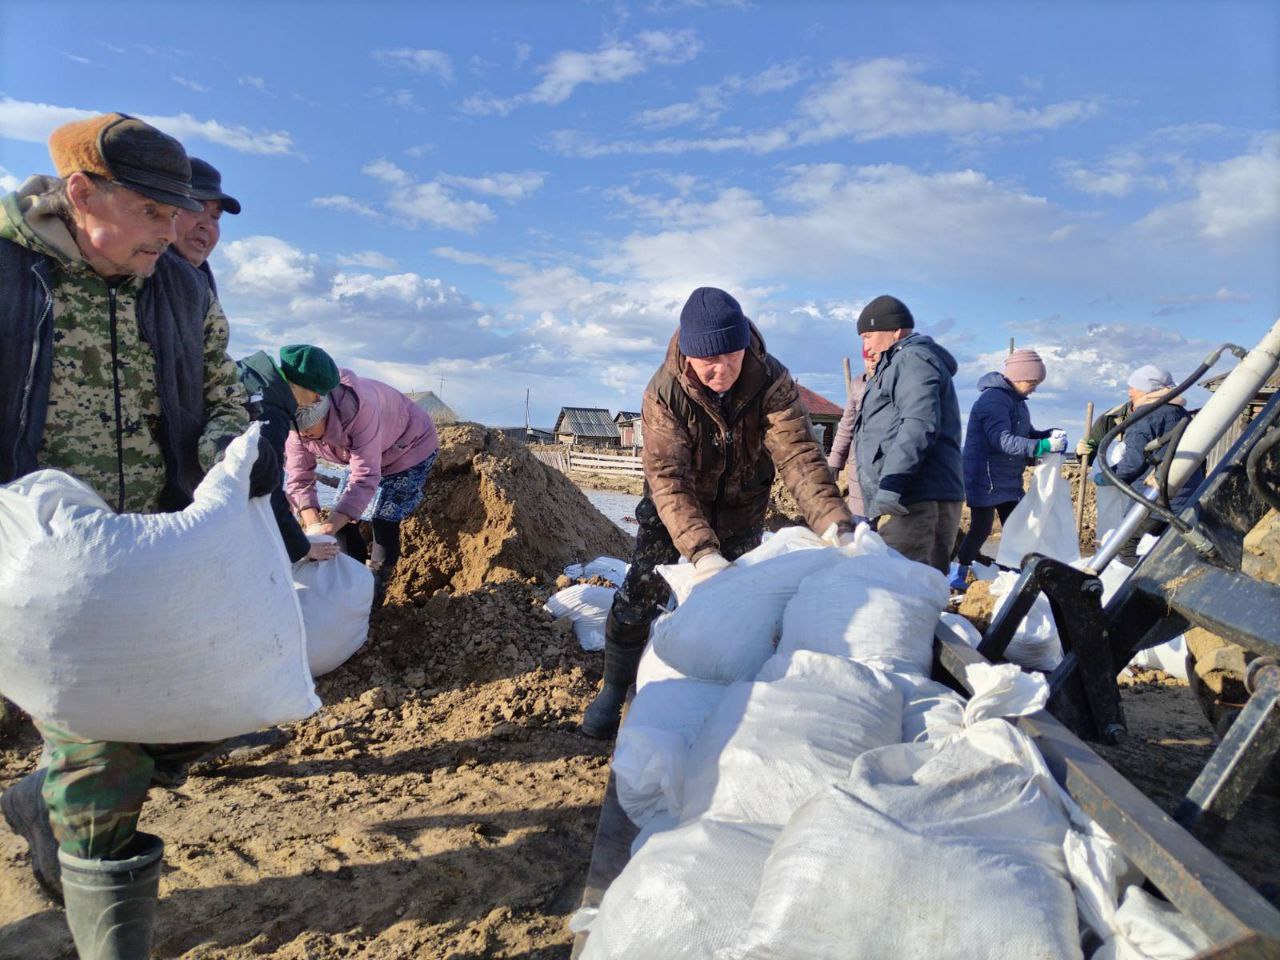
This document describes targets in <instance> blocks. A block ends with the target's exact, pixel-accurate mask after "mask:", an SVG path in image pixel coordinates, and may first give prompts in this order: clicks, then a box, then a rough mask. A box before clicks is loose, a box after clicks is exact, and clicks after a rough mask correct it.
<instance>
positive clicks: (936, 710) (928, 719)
mask: <svg viewBox="0 0 1280 960" xmlns="http://www.w3.org/2000/svg"><path fill="white" fill-rule="evenodd" d="M889 681H890V682H891V683H892V684H893V685H894V687H895V688H896V689H897V691H898V692H899V693H900V694H902V742H903V743H937V742H940V741H942V740H945V739H946V738H947V737H950V736H954V735H955V734H957V733H959V732H960V730H961V728H962V726H963V724H964V707H965V701H964V698H962V697H961V696H960V695H959V694H958V693H956V692H955V691H954V690H952V689H950V688H949V687H946V686H944V685H943V684H941V683H938V682H936V681H934V680H928V679H925V678H924V677H922V676H918V675H915V674H909V673H905V674H904V673H890V674H889Z"/></svg>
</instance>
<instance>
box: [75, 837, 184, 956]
mask: <svg viewBox="0 0 1280 960" xmlns="http://www.w3.org/2000/svg"><path fill="white" fill-rule="evenodd" d="M133 849H134V850H135V851H136V852H135V853H134V855H133V856H131V857H129V858H128V859H124V860H86V859H84V858H82V857H75V856H72V855H71V854H69V853H67V852H65V851H63V850H59V851H58V859H59V860H60V861H61V863H62V889H63V896H64V897H65V899H66V904H67V926H69V927H70V928H71V937H72V939H74V940H75V942H76V952H77V953H78V954H79V955H80V960H147V958H148V957H150V956H151V939H152V935H153V933H154V932H155V924H156V898H157V896H158V895H159V892H160V858H161V856H162V855H163V854H164V841H162V840H161V839H160V838H159V837H154V836H152V835H151V834H149V833H138V834H136V835H135V841H134V845H133Z"/></svg>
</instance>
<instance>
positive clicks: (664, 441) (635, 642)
mask: <svg viewBox="0 0 1280 960" xmlns="http://www.w3.org/2000/svg"><path fill="white" fill-rule="evenodd" d="M642 411H643V412H642V417H643V423H644V481H645V490H644V497H643V498H642V499H641V500H640V503H639V504H638V505H637V506H636V519H637V520H638V521H639V524H640V530H639V532H638V533H637V534H636V547H635V553H634V554H633V555H632V558H631V568H630V570H628V571H627V576H626V579H625V580H624V581H623V583H622V586H621V587H620V588H619V589H618V592H617V593H616V594H615V595H614V599H613V605H612V607H611V608H610V610H609V617H608V619H607V620H606V621H605V655H604V656H605V659H604V685H603V686H602V687H601V689H600V693H599V694H598V695H597V696H596V698H595V700H594V701H593V702H592V703H591V705H590V706H589V707H587V710H586V713H585V715H584V716H583V718H582V732H583V733H585V734H586V735H587V736H590V737H596V738H600V739H604V738H607V737H610V736H612V735H613V734H614V732H615V731H616V730H617V729H618V720H619V718H620V716H621V712H622V704H623V702H624V700H625V698H626V694H627V689H628V688H629V687H630V686H631V684H632V683H633V682H634V681H635V678H636V668H637V666H638V665H639V662H640V655H641V654H642V653H643V652H644V645H645V642H646V641H647V640H648V637H649V627H650V625H651V624H652V623H653V621H654V620H655V619H656V618H657V616H658V613H659V612H660V609H661V605H662V604H664V603H665V602H666V600H667V596H668V591H667V586H666V583H665V582H664V581H663V579H662V577H661V576H660V575H659V574H658V573H657V571H656V569H655V568H656V567H657V566H659V565H661V564H670V563H676V562H677V561H678V560H679V559H680V557H681V556H684V557H686V558H687V559H688V560H689V562H690V563H692V564H693V568H694V571H695V572H696V574H697V575H698V578H699V579H700V580H701V579H705V578H707V577H710V576H712V575H714V574H715V573H718V572H719V571H720V570H723V569H724V568H725V567H727V566H729V565H730V563H731V562H732V561H734V560H736V559H737V558H738V557H740V556H742V554H744V553H746V552H747V551H748V550H750V549H752V548H753V547H755V546H757V545H759V543H760V539H761V536H762V534H763V532H764V514H765V508H766V507H767V506H768V505H769V491H770V488H771V487H772V485H773V478H774V472H775V467H776V469H777V470H780V471H781V473H782V479H783V481H784V482H785V483H786V485H787V487H788V488H789V489H790V490H791V492H792V494H793V495H794V496H795V498H796V501H797V502H798V503H799V505H800V509H801V510H802V511H803V512H804V515H805V520H806V521H807V522H808V524H809V526H810V527H811V528H812V529H813V530H815V531H818V532H819V533H821V534H823V535H825V536H826V537H827V538H828V539H830V540H831V541H832V542H833V543H839V542H840V540H841V538H843V537H845V536H847V535H849V534H851V533H852V530H853V518H852V517H851V516H850V514H849V510H848V508H847V507H846V506H845V504H844V501H843V500H842V499H841V497H840V491H839V490H838V489H837V488H836V485H835V483H834V482H832V479H831V473H830V471H828V470H827V465H826V460H825V458H824V457H823V454H822V448H821V447H819V446H818V443H817V441H816V440H815V439H814V435H813V431H812V427H811V425H810V423H809V417H808V414H806V413H805V412H804V409H803V408H802V407H801V406H800V397H799V393H798V391H797V390H796V385H795V381H793V380H792V379H791V374H789V373H788V372H787V368H786V367H784V366H783V365H782V364H781V363H779V362H778V360H777V359H775V358H774V357H773V356H771V355H770V354H769V353H767V352H766V350H765V345H764V338H763V337H761V335H760V331H759V330H757V329H756V327H755V325H754V324H752V323H751V321H749V320H748V319H747V318H746V317H745V316H744V315H743V313H742V308H741V307H740V306H739V305H738V301H737V300H735V299H734V298H733V297H731V296H729V294H727V293H725V292H724V291H723V290H718V289H716V288H715V287H699V288H698V289H697V290H695V291H693V293H692V294H691V295H690V296H689V299H688V301H687V302H686V303H685V305H684V309H683V310H682V311H681V313H680V329H679V330H677V331H676V333H675V335H674V336H672V338H671V342H670V344H669V345H668V347H667V356H666V359H665V360H664V361H663V363H662V366H661V367H660V368H659V369H658V372H657V373H655V374H654V375H653V379H651V380H650V381H649V385H648V387H646V388H645V392H644V404H643V407H642Z"/></svg>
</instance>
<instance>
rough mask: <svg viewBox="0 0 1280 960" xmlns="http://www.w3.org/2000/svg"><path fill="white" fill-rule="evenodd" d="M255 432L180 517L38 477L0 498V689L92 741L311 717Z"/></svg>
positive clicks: (172, 737)
mask: <svg viewBox="0 0 1280 960" xmlns="http://www.w3.org/2000/svg"><path fill="white" fill-rule="evenodd" d="M258 430H259V425H258V424H253V425H251V426H250V427H249V430H248V432H247V433H246V434H245V435H244V436H241V437H239V438H237V439H236V440H235V441H233V442H232V444H231V445H230V446H229V447H228V448H227V453H226V456H225V458H224V459H223V460H222V461H221V462H220V463H218V464H215V465H214V467H213V469H211V470H210V471H209V473H208V475H207V476H206V477H205V478H204V480H203V482H202V483H201V484H200V486H199V487H198V488H197V489H196V491H195V498H194V502H193V503H192V504H191V506H189V507H187V509H185V510H183V511H182V512H180V513H158V514H146V515H144V514H116V513H114V512H113V511H112V510H111V509H110V508H109V507H108V506H107V505H106V503H104V502H103V500H102V498H101V497H99V496H98V495H97V494H96V493H94V492H93V491H92V490H91V489H90V488H89V487H88V486H87V485H85V484H83V483H81V482H79V481H78V480H75V479H73V478H71V477H69V476H68V475H66V474H64V473H60V472H58V471H53V470H41V471H37V472H35V473H32V474H28V475H27V476H25V477H22V478H21V479H19V480H16V481H14V482H13V483H10V484H8V485H6V486H4V487H3V488H0V693H3V694H4V695H5V696H6V697H8V698H9V699H11V700H13V701H14V702H15V703H17V704H18V705H19V706H20V707H22V709H24V710H26V711H27V712H28V713H29V714H31V715H32V716H33V717H35V718H36V719H37V720H39V721H41V722H43V723H48V724H51V725H54V726H58V727H61V728H63V729H65V730H68V731H70V732H72V733H74V734H76V735H78V736H81V737H84V738H86V739H91V740H109V741H123V742H127V743H173V742H184V741H196V740H222V739H225V738H227V737H232V736H236V735H238V734H242V733H248V732H250V731H253V730H258V729H261V728H263V727H267V726H271V725H273V724H278V723H285V722H288V721H292V720H298V719H301V718H303V717H306V716H308V715H309V714H311V713H313V712H314V711H316V710H317V709H319V707H320V701H319V700H318V699H317V698H316V696H315V692H314V686H313V684H312V680H311V671H310V669H309V667H308V663H307V648H306V638H305V634H304V628H303V623H302V614H301V611H300V608H299V606H298V599H297V596H296V594H295V591H294V587H293V576H292V573H293V571H292V569H291V564H290V563H289V558H288V555H287V554H286V553H285V548H284V543H283V542H282V541H281V539H280V533H279V530H278V529H277V527H276V522H275V518H274V517H273V516H272V513H271V507H270V504H269V502H268V500H267V498H265V497H259V498H257V499H255V500H250V499H249V494H248V490H249V472H250V470H251V469H252V467H253V462H254V458H255V452H256V450H257V438H258Z"/></svg>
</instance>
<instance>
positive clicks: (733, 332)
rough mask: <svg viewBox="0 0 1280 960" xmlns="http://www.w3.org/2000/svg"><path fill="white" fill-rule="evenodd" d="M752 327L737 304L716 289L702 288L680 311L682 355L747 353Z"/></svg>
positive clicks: (727, 295)
mask: <svg viewBox="0 0 1280 960" xmlns="http://www.w3.org/2000/svg"><path fill="white" fill-rule="evenodd" d="M750 343H751V326H750V325H749V324H748V323H747V318H746V317H744V316H743V315H742V307H740V306H739V305H738V301H737V300H735V299H733V297H731V296H729V294H727V293H725V292H724V291H723V290H719V289H717V288H715V287H699V288H698V289H697V290H695V291H693V293H691V294H689V299H688V300H686V301H685V305H684V309H683V310H681V311H680V352H681V353H683V354H684V355H685V356H686V357H714V356H718V355H719V354H722V353H733V352H735V351H737V350H745V349H746V348H747V345H748V344H750Z"/></svg>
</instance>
